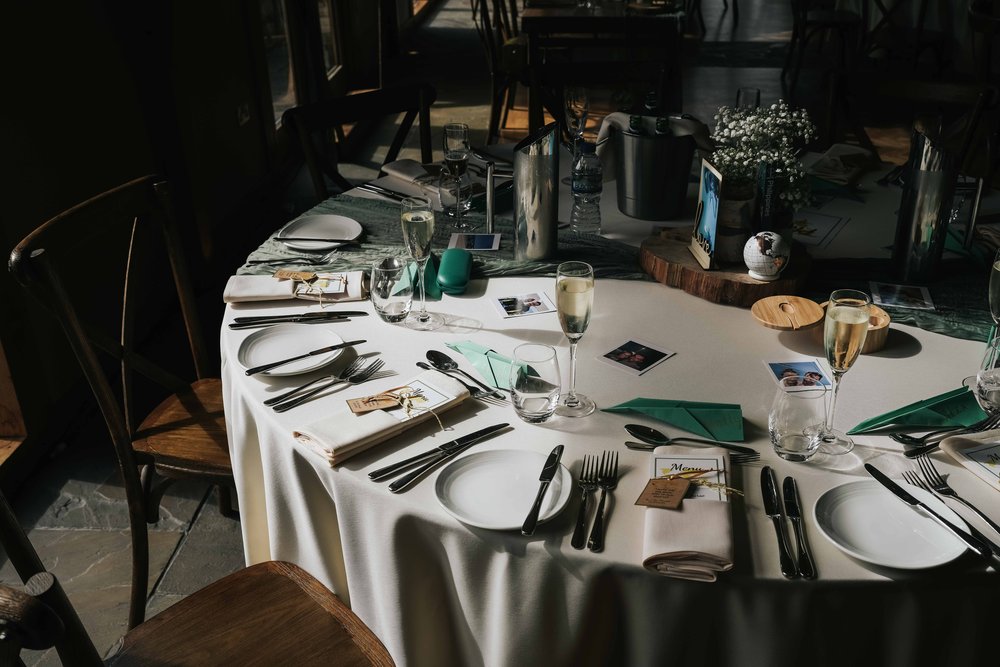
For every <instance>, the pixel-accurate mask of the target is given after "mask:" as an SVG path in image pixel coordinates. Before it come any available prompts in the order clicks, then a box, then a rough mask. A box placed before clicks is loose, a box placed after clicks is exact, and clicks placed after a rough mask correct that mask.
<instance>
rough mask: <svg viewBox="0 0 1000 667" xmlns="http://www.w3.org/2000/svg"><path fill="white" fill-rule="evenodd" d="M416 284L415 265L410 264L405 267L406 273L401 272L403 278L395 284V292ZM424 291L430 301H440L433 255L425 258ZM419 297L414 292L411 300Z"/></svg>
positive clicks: (435, 263) (414, 263)
mask: <svg viewBox="0 0 1000 667" xmlns="http://www.w3.org/2000/svg"><path fill="white" fill-rule="evenodd" d="M416 282H417V263H416V262H412V263H410V264H409V265H408V266H407V267H406V271H404V272H403V277H402V278H401V279H400V281H399V282H398V283H397V284H396V290H397V291H398V290H401V289H403V288H404V287H409V286H410V285H413V284H416ZM424 289H426V290H427V298H428V299H429V300H431V301H438V300H440V299H441V288H440V287H438V274H437V258H436V257H434V253H431V255H430V256H429V257H428V258H427V264H426V265H425V266H424ZM419 298H420V295H419V294H417V293H416V291H414V294H413V299H414V300H417V299H419Z"/></svg>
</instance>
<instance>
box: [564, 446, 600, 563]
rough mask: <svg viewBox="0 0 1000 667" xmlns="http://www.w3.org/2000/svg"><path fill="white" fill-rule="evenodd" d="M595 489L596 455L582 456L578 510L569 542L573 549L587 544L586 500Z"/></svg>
mask: <svg viewBox="0 0 1000 667" xmlns="http://www.w3.org/2000/svg"><path fill="white" fill-rule="evenodd" d="M594 491H597V457H596V456H590V455H589V454H588V455H587V456H584V457H583V465H582V466H581V467H580V512H579V514H577V517H576V528H575V529H574V530H573V539H572V540H571V541H570V544H572V545H573V548H574V549H582V548H583V547H584V545H586V544H587V505H588V504H589V503H588V502H587V500H588V499H589V498H590V494H591V493H593V492H594Z"/></svg>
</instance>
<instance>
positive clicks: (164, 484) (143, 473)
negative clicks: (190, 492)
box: [139, 464, 175, 523]
mask: <svg viewBox="0 0 1000 667" xmlns="http://www.w3.org/2000/svg"><path fill="white" fill-rule="evenodd" d="M139 479H140V481H141V482H142V498H143V505H144V507H145V515H146V523H156V522H157V521H159V520H160V503H162V502H163V495H164V494H165V493H166V492H167V489H169V488H170V487H171V486H173V483H174V481H175V480H174V479H173V478H171V477H162V476H160V475H158V474H156V467H155V466H154V465H152V464H149V465H144V466H142V469H141V470H140V472H139Z"/></svg>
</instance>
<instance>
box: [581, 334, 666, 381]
mask: <svg viewBox="0 0 1000 667" xmlns="http://www.w3.org/2000/svg"><path fill="white" fill-rule="evenodd" d="M675 354H676V352H671V351H669V350H661V349H659V348H657V347H656V346H654V345H652V344H651V343H647V342H646V341H643V340H638V339H635V338H630V339H629V340H627V341H625V342H624V343H622V344H621V345H619V346H618V347H616V348H615V349H613V350H611V351H610V352H607V353H605V354H604V355H602V356H600V357H599V359H600V360H601V361H605V362H607V363H609V364H611V365H612V366H614V367H615V368H618V369H620V370H623V371H626V372H628V373H631V374H632V375H642V374H643V373H645V372H646V371H648V370H649V369H650V368H652V367H653V366H656V365H657V364H660V363H662V362H663V361H666V360H667V359H669V358H670V357H672V356H674V355H675Z"/></svg>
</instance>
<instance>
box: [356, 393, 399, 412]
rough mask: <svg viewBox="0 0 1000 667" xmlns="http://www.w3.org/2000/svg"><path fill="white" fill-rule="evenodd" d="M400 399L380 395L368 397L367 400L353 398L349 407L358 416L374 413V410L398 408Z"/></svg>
mask: <svg viewBox="0 0 1000 667" xmlns="http://www.w3.org/2000/svg"><path fill="white" fill-rule="evenodd" d="M399 406H400V403H399V399H398V398H396V397H394V396H388V395H386V394H380V395H378V396H368V397H365V398H352V399H351V400H349V401H347V407H349V408H350V409H351V412H353V413H354V414H356V415H360V414H364V413H366V412H372V411H374V410H385V409H388V408H398V407H399Z"/></svg>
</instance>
